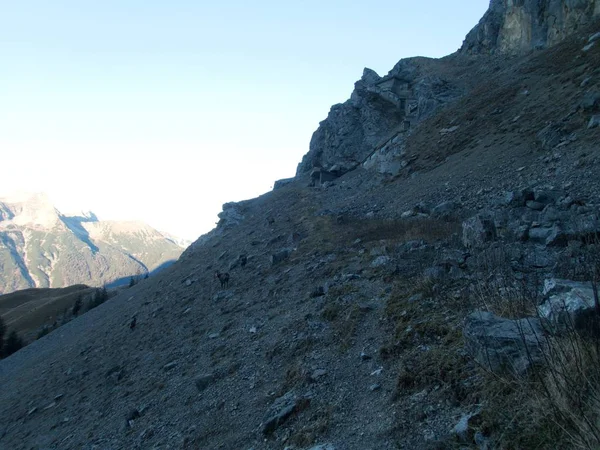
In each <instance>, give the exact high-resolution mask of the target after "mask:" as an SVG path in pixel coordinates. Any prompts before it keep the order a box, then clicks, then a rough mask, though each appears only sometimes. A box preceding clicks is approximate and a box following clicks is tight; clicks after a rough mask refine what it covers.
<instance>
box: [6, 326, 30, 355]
mask: <svg viewBox="0 0 600 450" xmlns="http://www.w3.org/2000/svg"><path fill="white" fill-rule="evenodd" d="M24 345H25V344H24V343H23V339H21V337H20V336H19V335H18V334H17V332H16V331H15V330H12V331H11V332H10V334H9V335H8V338H7V339H6V342H5V343H4V346H3V348H2V356H3V357H6V356H10V355H12V354H13V353H15V352H17V351H18V350H20V349H21V348H23V346H24Z"/></svg>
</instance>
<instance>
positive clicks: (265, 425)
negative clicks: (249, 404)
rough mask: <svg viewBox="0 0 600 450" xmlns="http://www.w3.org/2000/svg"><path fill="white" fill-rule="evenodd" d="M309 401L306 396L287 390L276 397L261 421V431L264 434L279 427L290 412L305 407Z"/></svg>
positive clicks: (292, 412)
mask: <svg viewBox="0 0 600 450" xmlns="http://www.w3.org/2000/svg"><path fill="white" fill-rule="evenodd" d="M307 402H310V399H309V398H308V397H300V396H298V395H296V393H295V392H293V391H289V392H288V393H286V394H285V395H283V396H281V397H279V398H278V399H276V400H275V401H274V402H273V404H272V405H271V407H270V408H269V410H268V411H267V413H266V414H265V418H264V420H263V422H262V425H261V427H262V432H263V434H265V435H269V434H271V433H273V432H274V431H275V430H276V429H277V428H279V427H280V426H281V425H282V424H283V423H284V422H285V421H286V420H287V419H288V418H289V417H290V416H291V415H292V414H294V413H296V412H298V411H299V410H300V409H301V408H304V407H306V403H307Z"/></svg>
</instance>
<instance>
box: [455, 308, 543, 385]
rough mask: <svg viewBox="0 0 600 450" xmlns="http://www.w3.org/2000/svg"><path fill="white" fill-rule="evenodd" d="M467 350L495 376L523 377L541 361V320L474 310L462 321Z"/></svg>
mask: <svg viewBox="0 0 600 450" xmlns="http://www.w3.org/2000/svg"><path fill="white" fill-rule="evenodd" d="M463 333H464V336H465V341H466V348H467V351H468V352H469V353H470V354H471V356H472V357H473V358H474V359H475V360H476V361H477V362H478V363H479V364H481V365H482V366H483V367H485V368H487V369H488V370H491V371H492V372H495V373H502V372H505V373H512V374H516V375H523V374H525V373H526V372H527V370H528V369H529V368H530V367H531V366H532V365H535V364H538V363H540V362H542V361H543V349H542V347H541V344H542V343H543V342H544V341H545V339H544V337H543V330H542V326H541V324H540V320H539V319H537V318H526V319H519V320H510V319H503V318H501V317H497V316H495V315H494V314H492V313H490V312H482V311H476V312H474V313H472V314H470V315H469V316H467V318H466V319H465V327H464V330H463Z"/></svg>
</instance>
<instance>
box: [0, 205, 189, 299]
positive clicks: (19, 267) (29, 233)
mask: <svg viewBox="0 0 600 450" xmlns="http://www.w3.org/2000/svg"><path fill="white" fill-rule="evenodd" d="M182 251H183V248H181V247H180V246H178V245H177V244H176V243H175V242H174V241H173V239H172V238H170V237H165V236H164V235H163V234H161V233H160V232H158V231H156V230H155V229H153V228H151V227H149V226H148V225H146V224H143V223H141V222H117V221H99V220H98V219H97V218H96V216H95V215H93V214H87V215H84V216H66V215H63V214H61V213H60V211H58V210H57V209H56V208H54V206H53V205H52V203H51V202H50V201H49V199H48V198H47V197H45V196H44V195H41V194H34V195H31V196H23V197H22V198H14V197H11V198H1V199H0V294H7V293H9V292H13V291H16V290H19V289H27V288H33V287H38V288H39V287H42V288H47V287H66V286H70V285H74V284H88V285H96V286H100V285H102V284H109V283H112V282H114V281H116V280H119V279H121V278H123V279H124V278H127V279H128V277H129V276H131V275H136V274H141V273H146V272H148V271H152V270H155V269H156V268H158V267H160V266H161V265H163V264H165V263H167V262H169V261H174V260H176V259H177V258H178V257H179V255H180V254H181V253H182Z"/></svg>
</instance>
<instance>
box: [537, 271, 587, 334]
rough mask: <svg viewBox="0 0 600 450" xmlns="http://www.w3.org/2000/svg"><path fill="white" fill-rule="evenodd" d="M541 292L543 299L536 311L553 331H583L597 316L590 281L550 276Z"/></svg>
mask: <svg viewBox="0 0 600 450" xmlns="http://www.w3.org/2000/svg"><path fill="white" fill-rule="evenodd" d="M543 294H544V296H545V300H544V302H543V303H542V304H541V305H540V306H538V313H539V315H540V317H541V318H542V319H544V320H546V321H548V322H549V324H550V325H551V326H552V328H553V329H554V330H555V331H559V330H563V329H565V328H567V329H570V328H574V329H576V330H581V331H585V330H587V329H588V328H589V326H590V324H591V323H593V319H595V318H597V312H596V305H595V301H594V291H593V288H592V283H591V282H579V281H571V280H563V279H557V278H551V279H548V280H546V281H545V283H544V291H543Z"/></svg>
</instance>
